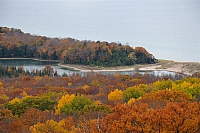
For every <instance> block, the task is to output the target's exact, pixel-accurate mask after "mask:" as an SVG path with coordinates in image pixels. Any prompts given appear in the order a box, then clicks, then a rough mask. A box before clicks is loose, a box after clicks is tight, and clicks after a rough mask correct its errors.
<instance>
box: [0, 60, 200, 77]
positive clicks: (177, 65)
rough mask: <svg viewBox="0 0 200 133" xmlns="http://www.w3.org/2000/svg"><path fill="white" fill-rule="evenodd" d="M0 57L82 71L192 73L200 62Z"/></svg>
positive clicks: (198, 70) (199, 66)
mask: <svg viewBox="0 0 200 133" xmlns="http://www.w3.org/2000/svg"><path fill="white" fill-rule="evenodd" d="M0 59H5V60H6V59H22V60H25V59H31V60H37V61H49V62H57V63H58V66H61V67H65V68H68V69H72V70H78V71H82V72H91V71H93V72H108V71H113V72H116V71H134V70H141V71H171V72H176V73H183V74H186V75H192V74H194V73H196V72H200V62H175V61H171V60H162V59H159V60H158V63H155V64H135V65H132V66H118V67H98V66H95V67H91V66H89V65H77V64H64V63H62V61H60V60H42V59H36V58H0Z"/></svg>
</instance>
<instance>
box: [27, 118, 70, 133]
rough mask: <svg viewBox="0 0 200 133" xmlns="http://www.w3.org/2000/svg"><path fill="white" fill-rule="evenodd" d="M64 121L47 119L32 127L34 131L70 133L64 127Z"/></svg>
mask: <svg viewBox="0 0 200 133" xmlns="http://www.w3.org/2000/svg"><path fill="white" fill-rule="evenodd" d="M62 124H63V122H61V123H60V122H59V123H57V122H56V121H54V120H47V121H46V122H45V123H37V124H35V125H33V126H31V127H30V130H31V131H32V133H68V132H67V130H65V129H64V128H63V125H62Z"/></svg>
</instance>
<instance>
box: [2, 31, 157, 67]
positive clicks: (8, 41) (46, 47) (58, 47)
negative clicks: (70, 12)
mask: <svg viewBox="0 0 200 133" xmlns="http://www.w3.org/2000/svg"><path fill="white" fill-rule="evenodd" d="M10 57H24V58H40V59H51V60H62V61H63V62H64V63H68V64H84V65H90V66H105V67H111V66H124V65H133V64H136V63H137V64H139V63H155V62H156V61H157V60H156V59H155V57H154V56H153V55H152V54H150V53H149V52H147V51H146V50H145V48H143V47H136V48H132V47H130V46H129V45H122V44H120V43H119V44H117V43H114V42H112V43H108V42H100V41H97V42H94V41H86V40H84V41H79V40H75V39H72V38H66V39H58V38H47V37H45V36H36V35H30V34H29V33H23V32H22V31H21V30H20V29H14V28H7V27H0V58H10Z"/></svg>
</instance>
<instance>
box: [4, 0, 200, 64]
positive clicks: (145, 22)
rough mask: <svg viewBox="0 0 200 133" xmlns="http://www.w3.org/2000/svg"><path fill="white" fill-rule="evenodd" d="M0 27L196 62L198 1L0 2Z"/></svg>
mask: <svg viewBox="0 0 200 133" xmlns="http://www.w3.org/2000/svg"><path fill="white" fill-rule="evenodd" d="M0 26H6V27H10V28H12V27H13V28H19V29H21V30H22V31H23V32H26V33H27V32H28V33H31V34H35V35H43V36H47V37H59V38H67V37H72V38H75V39H78V40H92V41H98V40H100V41H108V42H120V43H122V44H129V45H131V46H132V47H136V46H142V47H144V48H146V49H147V50H148V51H149V52H150V53H152V54H153V55H154V56H155V57H156V58H159V59H169V60H175V61H195V62H200V1H199V0H132V1H124V0H123V1H122V0H121V1H116V0H109V1H106V0H101V1H97V0H92V1H87V0H81V1H78V0H73V1H69V0H62V1H57V0H30V1H29V0H0Z"/></svg>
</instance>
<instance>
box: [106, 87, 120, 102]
mask: <svg viewBox="0 0 200 133" xmlns="http://www.w3.org/2000/svg"><path fill="white" fill-rule="evenodd" d="M122 99H123V92H122V91H121V90H118V89H115V90H114V91H111V92H110V93H109V94H108V100H109V101H118V102H119V101H122Z"/></svg>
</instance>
